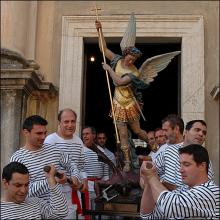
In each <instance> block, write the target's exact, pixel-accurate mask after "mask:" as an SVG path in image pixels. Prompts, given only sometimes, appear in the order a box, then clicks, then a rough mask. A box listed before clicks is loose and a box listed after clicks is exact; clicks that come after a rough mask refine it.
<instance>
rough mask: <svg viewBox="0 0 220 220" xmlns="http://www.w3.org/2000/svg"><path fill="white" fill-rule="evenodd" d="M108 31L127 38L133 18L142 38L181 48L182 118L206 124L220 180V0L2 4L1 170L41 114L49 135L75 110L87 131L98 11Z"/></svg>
mask: <svg viewBox="0 0 220 220" xmlns="http://www.w3.org/2000/svg"><path fill="white" fill-rule="evenodd" d="M95 3H96V4H97V7H98V8H101V9H102V10H101V17H100V18H101V20H102V23H103V32H104V33H105V36H106V37H108V38H109V39H110V40H111V39H112V40H114V39H120V38H121V37H122V35H123V32H124V29H125V27H126V25H127V21H128V18H129V16H130V14H131V13H132V12H134V13H135V16H136V20H137V39H138V38H139V39H142V41H143V42H141V43H144V39H145V38H146V39H154V38H157V39H159V40H161V41H162V40H163V39H165V38H166V39H170V40H171V41H172V40H179V41H180V42H181V114H182V115H181V116H182V118H183V119H184V121H185V122H187V121H189V120H192V119H204V120H205V121H206V122H207V125H208V135H207V141H206V143H205V145H206V147H207V149H208V150H209V153H210V158H211V160H212V162H213V167H214V171H215V179H216V181H217V182H218V179H219V174H218V170H219V50H218V49H219V4H218V1H165V2H164V1H1V155H2V158H1V165H2V166H3V165H4V164H6V163H7V162H8V158H9V157H10V155H11V154H12V152H14V151H15V150H16V149H17V148H18V147H19V146H21V145H22V135H21V133H20V131H21V124H22V121H23V119H24V118H25V117H27V116H29V115H32V114H39V115H41V116H43V117H45V118H46V119H47V120H48V122H49V125H48V132H49V133H50V132H52V131H54V130H55V129H56V127H57V119H56V118H57V112H58V110H59V109H62V108H65V107H70V108H73V109H74V110H75V111H76V112H77V114H78V121H77V125H78V126H77V131H78V132H80V130H81V126H82V120H83V119H82V115H83V114H82V111H84V108H83V106H84V103H83V101H82V100H83V97H82V96H83V89H84V88H83V86H82V85H83V80H84V79H83V71H84V66H83V65H84V55H85V54H84V43H85V42H86V41H90V42H91V41H93V42H95V41H97V32H96V30H95V28H94V20H95V19H96V17H95V12H94V11H92V9H94V7H95Z"/></svg>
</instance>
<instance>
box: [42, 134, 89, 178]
mask: <svg viewBox="0 0 220 220" xmlns="http://www.w3.org/2000/svg"><path fill="white" fill-rule="evenodd" d="M44 143H47V144H52V145H54V146H56V147H57V149H59V150H60V151H62V152H64V153H66V154H68V155H69V157H70V158H71V160H72V161H73V162H74V163H75V164H76V166H77V168H78V170H79V172H80V176H81V177H82V178H86V177H87V175H86V172H85V154H84V148H83V146H84V145H83V142H82V140H81V139H80V138H79V137H78V136H77V135H76V134H73V137H72V138H71V139H63V138H62V137H60V136H59V135H58V134H57V133H52V134H50V135H48V136H47V137H46V139H45V141H44Z"/></svg>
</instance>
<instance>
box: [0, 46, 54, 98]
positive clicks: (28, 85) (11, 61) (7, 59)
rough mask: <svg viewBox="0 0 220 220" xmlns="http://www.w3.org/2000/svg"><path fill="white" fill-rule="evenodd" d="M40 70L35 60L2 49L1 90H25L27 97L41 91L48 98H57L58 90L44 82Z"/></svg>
mask: <svg viewBox="0 0 220 220" xmlns="http://www.w3.org/2000/svg"><path fill="white" fill-rule="evenodd" d="M39 68H40V66H39V65H38V64H37V63H36V62H35V61H34V60H26V59H25V58H24V57H23V56H21V55H20V54H19V53H17V52H15V51H12V50H9V49H6V48H1V90H4V89H7V90H9V89H15V90H24V91H25V92H26V93H27V95H30V94H31V93H32V92H33V91H39V92H40V93H42V92H44V93H45V92H46V93H48V97H54V96H56V95H57V92H58V89H57V88H56V87H55V86H54V85H53V84H52V83H50V82H45V81H44V80H43V76H42V75H41V74H40V72H39V71H38V70H39Z"/></svg>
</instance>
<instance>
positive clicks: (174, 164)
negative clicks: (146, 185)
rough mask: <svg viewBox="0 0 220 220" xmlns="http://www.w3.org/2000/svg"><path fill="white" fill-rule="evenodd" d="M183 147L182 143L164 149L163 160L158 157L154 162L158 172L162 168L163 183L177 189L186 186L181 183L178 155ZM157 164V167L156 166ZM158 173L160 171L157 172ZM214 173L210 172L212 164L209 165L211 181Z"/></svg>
mask: <svg viewBox="0 0 220 220" xmlns="http://www.w3.org/2000/svg"><path fill="white" fill-rule="evenodd" d="M182 146H183V143H180V144H174V145H170V146H168V147H167V148H166V150H165V151H164V154H163V160H162V159H161V158H160V157H159V156H158V157H156V160H155V161H154V162H155V164H156V167H157V169H158V170H160V169H161V167H162V169H163V170H162V173H163V177H162V179H163V180H164V181H165V182H168V183H171V184H174V185H176V186H177V187H181V186H186V185H185V184H184V183H183V182H182V177H181V174H180V155H179V148H181V147H182ZM158 164H159V166H158ZM158 173H160V171H159V172H158ZM213 176H214V173H213V170H212V164H211V162H210V164H209V170H208V178H209V179H213Z"/></svg>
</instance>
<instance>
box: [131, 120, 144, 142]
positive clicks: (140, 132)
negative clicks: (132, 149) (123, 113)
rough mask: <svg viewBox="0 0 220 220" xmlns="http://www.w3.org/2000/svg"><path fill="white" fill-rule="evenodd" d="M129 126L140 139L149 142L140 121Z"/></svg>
mask: <svg viewBox="0 0 220 220" xmlns="http://www.w3.org/2000/svg"><path fill="white" fill-rule="evenodd" d="M129 126H130V128H131V130H132V131H133V132H134V134H136V135H137V136H138V138H139V139H141V140H143V141H145V142H147V132H146V131H144V130H143V129H141V128H140V122H139V121H138V120H137V121H133V122H130V123H129Z"/></svg>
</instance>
